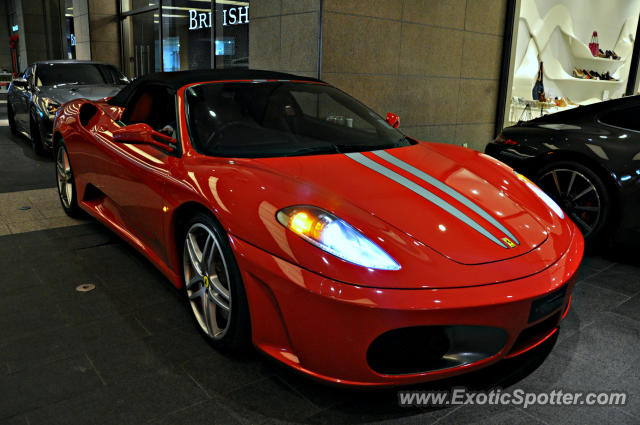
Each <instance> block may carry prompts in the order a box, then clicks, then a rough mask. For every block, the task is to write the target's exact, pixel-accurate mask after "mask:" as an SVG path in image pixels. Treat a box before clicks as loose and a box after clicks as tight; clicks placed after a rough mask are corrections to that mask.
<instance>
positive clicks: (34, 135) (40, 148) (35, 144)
mask: <svg viewBox="0 0 640 425" xmlns="http://www.w3.org/2000/svg"><path fill="white" fill-rule="evenodd" d="M29 129H30V133H31V134H30V135H31V147H32V148H33V151H34V152H35V153H36V154H38V155H44V154H45V153H46V152H45V149H44V145H43V144H42V135H41V134H40V127H39V126H38V121H37V119H36V117H35V115H34V112H33V111H32V112H31V126H30V127H29Z"/></svg>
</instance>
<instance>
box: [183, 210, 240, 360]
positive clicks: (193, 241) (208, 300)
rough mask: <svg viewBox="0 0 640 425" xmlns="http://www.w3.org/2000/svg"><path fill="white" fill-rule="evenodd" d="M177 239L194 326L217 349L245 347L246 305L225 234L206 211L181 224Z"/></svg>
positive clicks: (237, 270)
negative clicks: (180, 236) (181, 231)
mask: <svg viewBox="0 0 640 425" xmlns="http://www.w3.org/2000/svg"><path fill="white" fill-rule="evenodd" d="M180 242H181V249H182V277H183V282H184V294H185V298H186V300H187V303H188V305H189V306H190V307H191V309H190V310H191V313H192V317H193V319H194V322H195V325H196V327H197V328H198V330H199V331H200V332H201V334H202V335H203V336H204V337H205V339H207V341H208V342H209V343H210V344H211V345H213V346H214V347H216V348H218V349H223V350H229V351H234V352H235V351H240V350H242V349H244V348H246V347H248V346H249V345H250V343H251V322H250V318H249V305H248V303H247V297H246V294H245V291H244V284H243V283H242V277H241V275H240V270H239V269H238V265H237V263H236V260H235V257H234V255H233V251H232V250H231V246H230V244H229V239H228V237H227V234H226V233H225V232H224V230H223V229H222V227H221V226H220V225H219V224H218V223H217V222H216V221H215V220H214V219H213V217H212V216H211V215H210V214H207V213H204V212H199V213H196V214H194V215H193V216H192V217H191V219H190V220H189V221H188V222H187V223H186V225H185V226H184V232H183V233H182V238H181V241H180ZM178 252H180V251H178ZM203 253H204V255H203ZM206 312H208V314H207V313H206Z"/></svg>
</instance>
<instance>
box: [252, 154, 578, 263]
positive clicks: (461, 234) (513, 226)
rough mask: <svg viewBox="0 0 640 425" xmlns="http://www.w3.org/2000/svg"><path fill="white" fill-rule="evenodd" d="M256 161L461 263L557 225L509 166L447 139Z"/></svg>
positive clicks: (493, 255)
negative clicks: (404, 145)
mask: <svg viewBox="0 0 640 425" xmlns="http://www.w3.org/2000/svg"><path fill="white" fill-rule="evenodd" d="M257 162H258V163H260V164H261V165H262V166H264V167H268V168H270V169H271V170H272V171H275V172H278V173H280V174H281V175H282V176H283V177H288V178H294V179H296V180H298V181H302V182H309V183H310V184H312V185H313V186H314V187H316V188H318V189H320V191H321V192H323V193H333V194H334V195H337V196H338V197H339V198H342V199H344V200H346V201H347V202H349V203H351V204H354V205H355V206H357V207H358V208H360V209H361V210H363V211H365V212H366V213H367V214H370V215H373V216H375V217H377V218H379V219H381V220H383V221H384V222H386V223H388V224H390V225H391V226H393V227H395V228H397V229H399V230H401V231H402V232H404V233H406V234H407V235H409V236H410V237H412V238H414V239H415V240H417V241H420V242H421V243H423V244H424V245H426V246H428V247H430V248H431V249H433V250H435V251H437V252H438V253H440V254H442V255H443V256H445V257H447V258H449V259H450V260H453V261H455V262H458V263H461V264H468V265H474V264H483V263H491V262H496V261H501V260H505V259H509V258H513V257H517V256H521V255H523V254H525V253H527V252H530V251H532V250H534V249H535V248H536V247H539V246H540V245H541V244H543V243H544V242H545V241H546V240H547V238H548V237H549V235H550V233H553V232H555V233H557V232H558V231H559V230H561V229H560V228H561V227H562V220H560V219H559V218H558V217H557V216H555V215H554V214H555V213H553V212H552V211H551V209H550V208H549V207H548V206H547V205H546V204H544V202H543V201H542V200H541V199H540V198H539V197H538V196H537V195H536V194H535V193H534V192H533V191H532V190H531V189H529V188H528V187H527V186H526V184H525V183H524V182H522V181H521V180H519V179H518V178H517V176H516V174H515V173H514V172H513V170H512V169H511V168H509V167H507V166H506V165H504V164H502V163H500V162H499V161H496V160H495V159H493V158H490V157H488V156H486V155H484V154H481V153H478V152H476V151H472V150H469V149H463V148H459V147H456V146H452V145H441V144H431V143H418V144H417V145H413V146H409V147H404V148H395V149H389V150H387V151H377V152H366V153H353V154H344V155H323V156H304V157H295V158H269V159H260V160H257ZM318 206H319V207H325V208H326V206H323V205H318ZM334 212H336V213H337V214H338V215H340V212H339V211H334ZM564 230H567V229H564Z"/></svg>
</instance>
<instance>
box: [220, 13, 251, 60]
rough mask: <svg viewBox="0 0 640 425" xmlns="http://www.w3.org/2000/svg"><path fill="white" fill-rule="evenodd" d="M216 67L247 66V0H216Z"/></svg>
mask: <svg viewBox="0 0 640 425" xmlns="http://www.w3.org/2000/svg"><path fill="white" fill-rule="evenodd" d="M216 67H217V68H248V67H249V2H248V1H233V2H230V1H217V2H216Z"/></svg>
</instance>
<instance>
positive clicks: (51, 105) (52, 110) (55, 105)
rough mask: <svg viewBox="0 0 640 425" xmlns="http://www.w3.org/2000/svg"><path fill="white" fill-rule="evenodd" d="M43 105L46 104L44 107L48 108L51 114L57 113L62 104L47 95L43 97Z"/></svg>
mask: <svg viewBox="0 0 640 425" xmlns="http://www.w3.org/2000/svg"><path fill="white" fill-rule="evenodd" d="M42 105H43V106H44V109H46V110H47V112H48V113H49V115H53V114H55V113H56V111H57V110H58V108H59V107H60V104H59V103H58V102H56V101H53V100H51V99H49V98H46V97H45V98H43V99H42Z"/></svg>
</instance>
